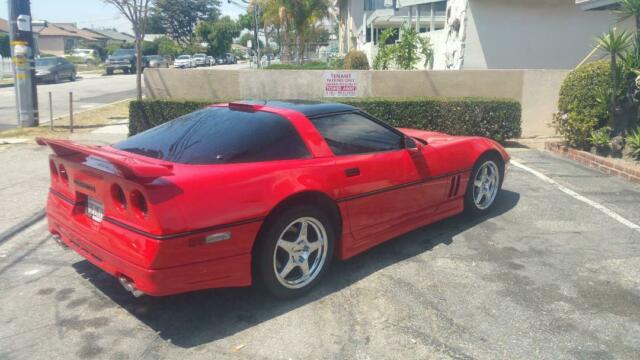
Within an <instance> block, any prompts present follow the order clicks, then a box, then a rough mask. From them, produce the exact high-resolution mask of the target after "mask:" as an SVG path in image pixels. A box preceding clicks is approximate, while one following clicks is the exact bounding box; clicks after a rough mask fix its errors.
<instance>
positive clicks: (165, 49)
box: [153, 36, 180, 59]
mask: <svg viewBox="0 0 640 360" xmlns="http://www.w3.org/2000/svg"><path fill="white" fill-rule="evenodd" d="M153 42H154V43H156V44H158V55H162V56H169V57H171V58H173V59H175V57H176V56H178V54H179V53H180V46H178V45H177V44H176V43H175V41H173V40H171V39H169V38H168V37H166V36H163V37H160V38H157V39H155V40H154V41H153Z"/></svg>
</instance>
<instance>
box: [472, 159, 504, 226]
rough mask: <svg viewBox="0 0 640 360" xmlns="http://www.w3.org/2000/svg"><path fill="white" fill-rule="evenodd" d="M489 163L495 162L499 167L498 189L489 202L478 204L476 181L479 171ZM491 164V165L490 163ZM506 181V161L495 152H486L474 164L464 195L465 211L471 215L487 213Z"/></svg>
mask: <svg viewBox="0 0 640 360" xmlns="http://www.w3.org/2000/svg"><path fill="white" fill-rule="evenodd" d="M488 163H493V164H494V165H495V167H496V168H497V169H498V176H499V179H498V182H497V190H496V194H495V196H493V198H492V199H491V201H489V204H488V205H486V204H483V206H479V205H478V204H476V201H475V199H474V195H475V192H474V181H475V179H476V177H477V176H478V173H479V172H480V171H481V169H482V168H483V166H484V165H485V164H488ZM488 166H491V165H488ZM503 181H504V162H503V160H502V159H501V158H500V157H499V156H498V155H495V154H492V153H490V154H486V155H483V156H481V157H480V158H479V159H478V160H477V161H476V163H475V165H474V166H473V170H472V171H471V177H470V178H469V183H468V184H467V190H466V192H465V195H464V211H465V213H466V214H467V215H470V216H482V215H485V214H487V213H488V212H489V211H491V209H492V208H493V206H494V205H495V200H496V199H497V198H498V196H499V195H500V191H502V183H503Z"/></svg>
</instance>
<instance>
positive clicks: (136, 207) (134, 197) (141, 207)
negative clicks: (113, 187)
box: [129, 190, 149, 216]
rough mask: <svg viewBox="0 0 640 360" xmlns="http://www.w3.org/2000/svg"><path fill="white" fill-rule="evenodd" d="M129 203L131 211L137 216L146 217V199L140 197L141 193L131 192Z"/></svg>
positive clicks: (147, 209) (142, 196)
mask: <svg viewBox="0 0 640 360" xmlns="http://www.w3.org/2000/svg"><path fill="white" fill-rule="evenodd" d="M129 201H130V203H131V208H132V209H133V211H134V212H135V213H136V214H137V215H139V216H145V215H147V212H148V211H149V208H148V206H147V199H146V198H145V197H144V195H142V193H141V192H140V191H138V190H133V191H132V192H131V194H130V195H129Z"/></svg>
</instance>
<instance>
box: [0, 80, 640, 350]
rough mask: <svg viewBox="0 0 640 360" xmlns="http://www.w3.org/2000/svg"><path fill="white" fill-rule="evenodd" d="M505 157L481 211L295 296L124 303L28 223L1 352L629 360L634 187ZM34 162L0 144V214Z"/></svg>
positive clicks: (5, 257)
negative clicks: (1, 176)
mask: <svg viewBox="0 0 640 360" xmlns="http://www.w3.org/2000/svg"><path fill="white" fill-rule="evenodd" d="M116 78H120V77H114V78H109V79H116ZM123 78H125V77H123ZM97 81H102V79H100V80H97ZM113 81H115V80H113ZM87 82H88V81H87ZM509 151H510V152H511V154H512V156H513V160H514V164H513V165H512V166H511V169H510V171H509V174H508V176H507V180H506V182H505V184H504V191H503V192H502V194H501V195H500V196H499V198H498V199H497V203H496V205H497V206H496V208H495V209H494V210H493V211H492V213H491V214H490V215H489V216H487V217H485V218H479V219H469V218H467V217H465V216H456V217H454V218H452V219H448V220H445V221H442V222H440V223H437V224H434V225H432V226H428V227H425V228H422V229H419V230H417V231H414V232H412V233H410V234H407V235H404V236H401V237H399V238H397V239H394V240H392V241H390V242H387V243H385V244H383V245H381V246H378V247H376V248H374V249H372V250H370V251H367V252H365V253H364V254H361V255H359V256H357V257H355V258H353V259H351V260H348V261H345V262H339V261H336V262H334V264H333V267H332V268H331V270H330V271H329V272H328V273H327V276H326V277H325V278H324V279H323V281H322V282H321V284H320V285H319V286H318V287H317V288H315V289H314V290H313V291H312V292H311V293H310V294H308V295H307V296H305V297H303V298H300V299H296V300H288V301H285V300H276V299H273V298H271V297H268V296H267V295H266V294H264V293H263V292H261V291H260V290H257V289H255V288H242V289H220V290H208V291H200V292H196V293H189V294H182V295H178V296H171V297H165V298H154V297H149V296H145V297H142V298H138V299H136V298H133V297H132V296H131V295H130V294H129V293H127V292H126V291H125V290H123V289H122V287H121V286H120V285H119V283H118V281H117V280H116V279H115V278H113V277H111V276H108V275H106V274H105V273H103V272H102V271H101V270H100V269H98V268H96V267H95V266H93V265H91V264H90V263H89V262H88V261H86V260H84V259H83V258H82V257H81V256H79V255H77V254H75V253H74V252H72V251H65V250H63V249H61V248H60V247H58V246H57V245H56V244H55V243H54V241H52V240H51V238H50V236H49V234H48V233H47V227H46V221H45V220H41V221H39V222H37V223H35V224H34V225H33V226H31V227H29V228H28V229H26V230H25V231H23V232H21V233H20V234H18V235H16V236H14V237H12V238H10V239H7V240H5V241H4V242H2V241H3V240H2V239H0V322H1V326H0V359H34V358H51V359H54V358H66V359H70V358H82V359H86V358H112V359H126V358H135V359H159V358H182V359H191V358H202V359H211V358H234V359H236V358H237V359H305V358H312V359H402V358H420V359H430V358H453V359H475V358H477V359H496V358H517V359H542V358H546V359H559V358H578V359H589V358H594V359H595V358H597V359H614V358H639V357H640V337H639V336H638V334H639V333H640V270H639V269H640V231H638V229H634V228H633V225H635V224H640V213H639V212H638V211H637V210H638V203H640V187H638V186H636V185H633V184H631V183H628V182H625V181H623V180H621V179H619V178H616V177H611V176H606V175H602V174H600V173H598V172H595V171H592V170H589V169H586V168H583V167H580V166H578V165H576V164H574V163H572V162H569V161H566V160H563V159H560V158H557V157H554V156H552V155H550V154H549V153H545V152H542V151H537V150H530V149H521V148H512V149H509ZM47 155H48V150H47V149H46V148H44V147H40V148H38V147H34V146H32V145H18V146H14V147H11V148H9V149H6V150H4V151H0V162H2V163H3V164H5V163H7V162H9V161H12V159H25V158H29V159H31V162H30V163H31V164H30V165H29V169H25V171H24V172H23V173H25V175H15V176H14V178H13V179H9V180H6V179H5V180H2V182H1V183H0V191H2V193H0V195H1V196H3V197H5V196H9V197H11V196H13V198H12V199H13V200H12V201H11V202H3V203H2V208H1V209H0V213H2V214H3V217H5V218H6V217H15V218H16V219H15V220H18V219H17V218H20V217H22V218H25V217H27V216H28V215H30V214H31V213H32V212H34V211H38V210H39V209H41V208H42V206H44V201H45V196H46V193H47V187H48V180H47V177H48V176H47V173H48V167H47ZM18 162H21V161H18ZM19 167H20V166H19V165H15V166H14V168H12V169H11V170H10V171H9V172H8V174H14V172H18V173H20V169H19ZM27 173H28V174H31V176H26V174H27ZM567 189H568V190H569V191H566V190H567ZM585 199H586V200H588V201H585ZM25 203H34V204H35V205H34V206H33V208H31V209H28V210H25V209H20V208H21V207H22V204H25ZM616 216H617V217H616ZM622 217H624V219H623V220H625V221H626V222H625V221H622V220H621V219H622ZM5 225H6V224H5ZM0 232H1V230H0Z"/></svg>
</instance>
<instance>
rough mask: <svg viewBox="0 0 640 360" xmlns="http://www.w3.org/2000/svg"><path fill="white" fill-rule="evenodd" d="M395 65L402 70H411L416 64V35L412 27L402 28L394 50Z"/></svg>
mask: <svg viewBox="0 0 640 360" xmlns="http://www.w3.org/2000/svg"><path fill="white" fill-rule="evenodd" d="M395 50H396V51H395V55H396V64H397V65H398V66H399V67H400V68H401V69H402V70H413V69H415V67H416V64H417V63H418V60H419V59H418V33H417V32H416V29H414V28H413V27H412V26H403V27H402V35H401V36H400V41H398V43H397V44H396V48H395Z"/></svg>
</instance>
